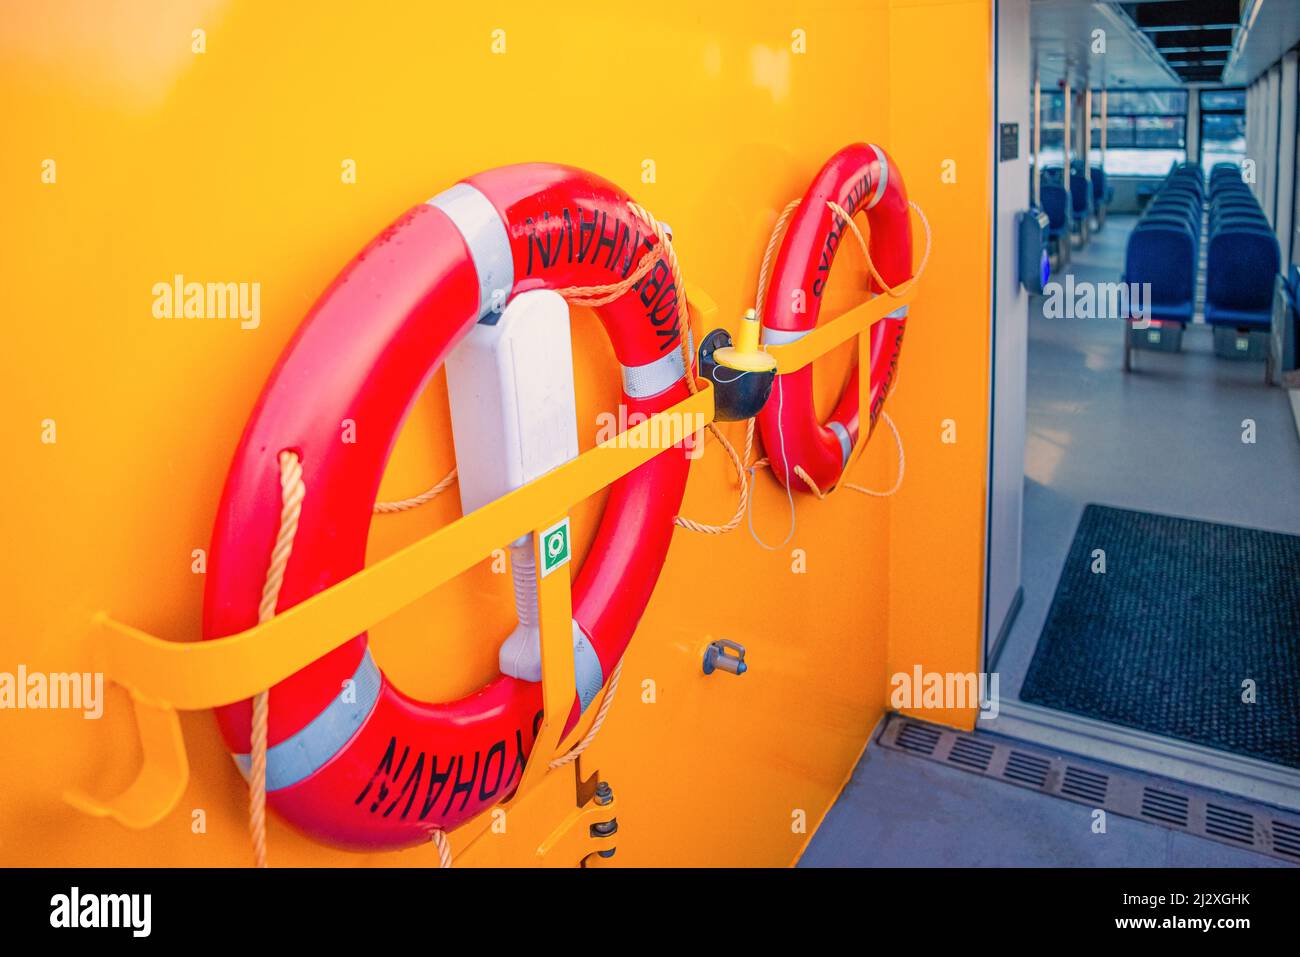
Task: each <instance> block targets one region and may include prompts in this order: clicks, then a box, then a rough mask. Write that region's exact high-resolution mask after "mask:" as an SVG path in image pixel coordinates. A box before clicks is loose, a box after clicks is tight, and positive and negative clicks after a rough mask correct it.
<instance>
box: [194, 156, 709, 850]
mask: <svg viewBox="0 0 1300 957" xmlns="http://www.w3.org/2000/svg"><path fill="white" fill-rule="evenodd" d="M656 245H657V240H656V238H655V236H654V233H653V232H652V231H650V230H648V229H647V227H646V225H645V223H643V222H641V221H640V220H639V219H638V218H637V217H636V216H635V215H634V214H633V213H632V212H631V210H630V209H629V208H628V197H627V196H626V195H625V194H624V193H623V191H622V190H620V189H619V188H618V187H616V186H614V185H613V184H611V183H609V182H607V181H605V180H603V179H601V178H599V177H597V176H594V175H592V174H590V173H587V172H584V171H582V170H578V169H574V168H571V167H565V166H557V165H552V164H523V165H518V166H508V167H502V168H500V169H495V170H490V171H488V172H485V173H481V174H479V175H477V176H472V177H470V178H468V179H466V180H464V181H463V182H461V183H458V184H457V185H455V186H453V187H452V188H451V189H449V190H447V191H446V192H443V193H441V194H439V195H438V196H436V197H434V198H433V199H432V200H430V201H429V202H428V203H425V204H422V205H420V206H416V207H415V208H413V209H411V210H409V211H408V212H406V213H405V214H403V215H402V216H401V217H400V218H398V219H397V220H396V221H395V222H394V223H393V224H392V225H391V226H389V227H388V228H387V229H385V230H384V231H383V232H382V233H381V234H380V235H379V236H377V237H376V238H375V239H374V240H373V241H372V242H371V243H370V244H369V245H368V246H367V247H366V248H365V249H364V250H362V251H361V252H360V253H359V254H358V255H357V256H356V258H355V259H354V260H353V261H352V262H351V263H350V264H349V265H348V266H347V268H346V269H344V270H343V272H342V273H341V274H340V275H339V276H338V278H337V279H335V280H334V282H333V283H332V285H331V286H330V287H329V289H327V290H326V292H325V293H324V295H323V296H322V297H321V298H320V300H319V301H318V302H317V303H316V305H315V306H314V307H313V308H312V310H311V312H310V313H309V314H308V316H307V318H306V319H305V320H304V322H303V323H302V325H301V326H300V327H299V329H298V331H297V333H296V335H295V336H294V337H293V340H292V341H291V342H290V344H289V345H288V347H287V348H286V350H285V351H284V353H283V355H282V356H281V357H280V360H279V363H278V365H277V366H276V368H275V370H274V371H273V372H272V374H271V377H270V379H269V380H268V382H267V383H266V386H265V387H264V389H263V392H262V395H261V397H260V399H259V400H258V402H257V406H256V408H255V409H254V410H253V414H252V417H251V419H250V420H249V422H248V425H247V427H246V428H245V430H244V435H243V438H242V439H241V441H240V444H239V448H238V450H237V451H236V453H235V457H234V461H233V462H232V463H231V466H230V472H229V474H228V476H227V478H226V485H225V490H224V492H223V495H222V498H221V504H220V508H219V511H218V514H217V520H216V527H215V530H214V532H213V536H212V548H211V551H210V557H209V565H208V580H207V591H206V595H205V601H204V626H203V633H204V637H205V638H216V637H220V636H223V635H230V634H234V633H236V632H239V631H243V630H244V629H247V628H250V627H252V626H253V625H255V624H256V623H257V610H258V603H259V596H260V594H261V590H262V584H263V578H264V576H265V574H266V569H267V564H268V561H269V558H270V554H271V549H272V545H273V543H274V541H275V538H276V533H277V529H278V522H279V514H280V507H281V497H280V487H279V473H278V465H277V456H278V454H279V453H280V452H281V451H282V450H285V449H289V450H292V451H294V452H296V453H297V454H298V455H299V457H300V458H301V461H302V469H303V473H304V479H305V483H306V488H307V494H306V498H305V500H304V501H303V504H302V513H301V517H300V524H299V529H298V532H297V536H296V539H295V541H294V546H293V552H292V556H291V557H290V559H289V562H288V566H287V568H286V572H285V577H284V584H283V587H282V589H281V592H280V600H279V605H278V608H279V610H283V609H285V608H287V607H289V606H292V605H294V604H296V603H298V602H301V601H303V600H305V599H306V598H308V597H310V596H311V595H314V594H316V593H317V592H319V591H321V590H323V589H325V588H328V587H329V586H331V585H333V584H335V583H337V582H339V581H341V580H343V579H344V578H347V577H348V576H350V575H352V574H354V573H355V572H357V571H359V570H360V569H361V568H362V567H363V565H364V563H365V551H366V538H367V534H368V530H369V527H370V520H371V510H372V507H373V505H374V503H375V498H376V496H377V494H378V490H379V482H380V478H381V476H382V474H383V471H384V466H385V463H386V462H387V460H388V456H389V453H390V452H391V450H392V447H393V443H394V442H395V440H396V437H397V435H398V432H399V430H400V428H401V424H402V421H403V420H404V418H405V416H406V414H407V412H408V411H409V409H410V407H411V405H412V403H413V402H414V401H415V399H416V397H417V396H418V395H419V393H420V391H421V389H423V387H424V386H425V384H426V383H427V382H428V381H429V379H430V377H431V376H432V375H433V373H434V371H435V370H436V369H437V368H438V366H439V365H440V364H441V363H442V361H443V359H444V358H445V357H446V355H447V353H448V352H449V350H450V349H451V348H452V346H453V345H455V343H456V342H457V341H458V340H459V339H460V338H461V337H462V336H463V335H464V334H465V333H466V332H467V331H468V330H469V329H470V327H471V326H472V325H473V324H474V323H475V322H477V321H479V320H480V319H482V318H484V317H488V316H490V314H491V313H492V312H493V311H499V310H500V308H501V306H502V305H503V304H504V303H505V301H506V300H507V299H508V298H509V297H511V296H513V295H515V294H516V293H521V292H525V291H527V290H530V289H539V288H563V287H566V286H589V285H598V284H606V283H612V282H616V281H618V280H620V279H623V278H626V277H627V276H628V275H629V274H630V273H631V272H632V271H633V270H634V269H635V268H636V266H637V264H638V263H639V262H640V260H641V258H642V256H643V255H644V254H645V253H646V252H647V251H650V250H653V249H654V248H655V246H656ZM598 313H599V315H600V319H601V321H602V323H603V325H604V327H605V329H606V332H607V333H608V335H609V337H610V340H611V341H612V344H613V348H614V353H615V355H616V357H617V359H618V361H619V363H620V364H621V365H622V369H623V401H624V402H625V403H626V404H627V406H628V411H629V414H632V413H638V412H639V413H644V414H650V413H653V412H657V411H660V410H663V409H664V408H666V407H668V406H669V405H671V404H672V403H674V402H677V401H680V400H681V399H683V398H685V397H686V396H687V395H688V386H687V382H686V378H685V376H686V374H687V369H686V367H685V366H686V362H685V359H684V357H683V354H682V349H681V347H680V346H681V335H682V334H683V331H684V330H683V324H684V321H685V317H682V316H679V315H678V312H677V296H676V290H675V288H674V286H673V281H672V277H671V274H670V270H669V267H668V264H667V261H666V257H661V258H660V259H659V261H658V262H657V263H656V264H655V265H654V266H653V268H652V269H651V270H650V272H649V273H648V274H647V275H646V276H645V277H644V278H643V279H642V280H641V281H640V282H639V283H638V284H637V285H636V286H635V287H634V288H633V289H632V290H631V291H629V292H628V293H626V294H624V295H623V296H621V297H620V298H619V299H617V300H616V301H614V302H612V303H610V304H609V305H607V306H603V307H601V308H600V309H599V310H598ZM348 419H351V420H352V421H353V422H355V423H356V427H355V433H354V434H355V441H354V442H350V443H344V442H341V441H340V424H341V423H342V422H344V421H345V420H348ZM688 464H689V462H688V459H687V456H686V454H685V452H684V450H682V447H681V446H680V445H679V446H678V447H677V448H675V449H671V450H666V451H665V452H662V453H660V454H659V455H657V456H655V457H654V458H653V459H651V460H650V461H649V462H648V463H646V464H645V465H643V466H641V467H640V468H638V469H637V470H636V471H634V472H632V473H631V474H629V475H627V476H625V477H624V478H623V479H621V480H620V481H618V482H617V483H615V484H614V485H613V486H612V487H611V489H610V493H609V498H608V501H607V505H606V507H605V512H604V516H603V518H602V520H601V523H600V527H599V529H598V530H597V533H596V537H595V541H594V543H593V545H592V547H591V550H590V552H589V554H588V557H587V559H586V562H585V563H584V565H583V567H582V569H581V571H580V573H579V574H578V576H577V578H576V581H575V582H574V586H573V609H574V611H573V616H574V622H575V633H574V637H575V652H574V657H575V667H576V669H577V673H578V688H579V693H578V695H577V700H575V702H574V705H573V709H572V711H571V713H570V715H569V718H568V725H569V727H572V726H573V724H574V723H575V722H576V721H577V718H578V716H579V714H580V713H581V711H582V709H583V708H585V707H586V706H587V704H589V703H590V701H591V700H592V698H594V696H595V695H596V693H597V692H598V691H599V690H600V687H601V686H602V685H603V684H604V681H605V679H606V678H607V677H608V676H609V675H610V673H611V672H612V671H613V669H614V667H615V665H616V664H617V663H618V661H619V660H620V658H621V657H622V655H623V652H624V649H625V648H626V647H627V644H628V641H629V640H630V638H631V636H632V632H633V630H634V629H635V628H636V625H637V622H638V620H639V619H640V617H641V614H642V612H643V611H644V609H645V606H646V603H647V601H648V600H649V598H650V594H651V592H652V590H653V589H654V586H655V582H656V580H657V578H658V576H659V571H660V568H661V567H662V565H663V562H664V556H665V554H666V553H667V551H668V545H669V542H670V540H671V538H672V530H673V518H674V516H675V515H676V513H677V510H678V508H679V506H680V504H681V499H682V494H683V491H684V489H685V484H686V474H687V467H688ZM503 544H504V543H503ZM349 680H351V685H350V686H349V687H350V689H351V691H352V694H350V695H341V694H340V689H341V688H342V687H343V686H344V683H345V682H348V681H349ZM345 699H347V700H345ZM541 713H542V691H541V685H540V684H536V683H532V682H527V681H521V680H518V679H516V678H511V677H508V676H505V675H501V676H498V677H497V678H495V679H494V680H493V681H492V682H490V683H489V684H488V685H487V686H485V687H484V688H482V689H481V690H479V691H477V692H475V693H473V694H471V695H469V696H467V697H465V698H462V699H460V700H458V701H452V702H447V703H429V702H424V701H417V700H415V699H413V698H411V697H409V696H407V695H405V694H403V693H402V692H401V691H399V690H398V689H397V688H395V687H393V685H392V684H391V683H390V682H389V680H388V679H387V678H386V677H385V676H384V675H383V674H382V672H381V671H380V670H379V669H378V668H377V667H376V666H375V664H374V662H373V661H372V660H371V658H370V655H369V653H368V651H367V649H366V636H365V635H364V634H362V635H358V636H357V637H356V638H354V639H352V640H350V641H349V642H347V643H346V644H345V645H343V646H341V647H340V648H338V649H336V650H334V651H332V652H330V653H329V654H327V655H325V656H324V657H322V658H320V659H319V660H317V661H315V662H313V663H312V664H311V665H309V666H308V667H306V668H303V669H302V670H301V671H299V672H297V673H296V674H294V675H292V676H290V677H289V678H287V679H285V680H284V681H282V682H281V683H280V684H278V685H276V686H275V687H274V688H273V689H272V690H271V693H270V730H269V739H268V740H269V745H270V747H269V754H268V762H267V764H268V770H267V775H268V781H267V790H268V799H269V802H270V804H271V806H272V807H273V808H275V809H276V810H277V811H278V812H279V813H280V814H281V815H282V816H283V817H284V818H286V819H287V820H289V821H290V822H292V823H293V824H295V825H297V826H298V827H299V828H301V829H303V830H304V831H306V832H307V833H308V834H310V835H312V836H315V837H317V838H319V839H321V840H324V841H326V842H329V843H333V844H336V845H340V846H345V847H355V848H368V849H379V848H397V847H402V846H407V845H411V844H414V843H418V842H420V841H423V840H427V839H428V837H429V834H430V832H431V831H433V830H435V829H442V830H450V829H451V828H453V827H455V826H456V825H458V824H460V823H461V822H463V821H465V820H467V819H469V818H471V817H473V816H474V815H475V814H477V813H479V812H480V811H482V810H484V809H485V808H487V807H489V806H491V805H492V804H495V803H497V802H498V801H500V800H502V799H503V798H505V797H507V796H509V794H510V793H511V792H512V791H513V790H514V788H515V787H516V786H517V785H518V783H519V780H520V775H521V773H522V770H523V767H524V764H525V762H526V761H527V759H528V755H529V751H530V749H531V748H532V745H533V742H534V739H535V735H536V730H537V727H538V721H539V719H540V717H541ZM217 718H218V722H219V723H220V726H221V731H222V735H223V737H224V738H225V741H226V744H227V746H228V747H229V748H230V749H231V751H232V752H233V753H234V754H235V755H236V757H237V760H242V761H243V762H244V763H246V761H247V758H246V757H242V756H245V755H246V754H247V752H248V751H249V732H250V721H251V708H250V702H248V701H243V702H238V703H235V704H232V705H228V706H226V707H223V708H220V709H218V711H217Z"/></svg>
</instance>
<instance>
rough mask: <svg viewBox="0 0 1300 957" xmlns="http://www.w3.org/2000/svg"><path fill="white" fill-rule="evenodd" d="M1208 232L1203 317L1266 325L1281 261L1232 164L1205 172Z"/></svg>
mask: <svg viewBox="0 0 1300 957" xmlns="http://www.w3.org/2000/svg"><path fill="white" fill-rule="evenodd" d="M1209 198H1210V224H1209V225H1210V233H1209V246H1208V247H1207V249H1206V259H1205V275H1206V280H1205V321H1206V322H1208V323H1210V324H1211V325H1216V326H1228V327H1231V328H1234V329H1240V330H1250V329H1266V328H1268V326H1269V324H1270V323H1271V321H1272V317H1273V287H1274V283H1275V280H1276V277H1277V273H1278V264H1279V262H1280V260H1281V251H1280V249H1279V247H1278V242H1277V237H1276V236H1275V235H1274V234H1273V229H1272V227H1271V226H1270V225H1269V222H1268V220H1267V219H1266V218H1265V216H1264V211H1263V210H1262V209H1260V206H1259V203H1258V202H1257V201H1256V199H1255V194H1254V193H1253V192H1252V191H1251V189H1250V187H1249V186H1247V185H1246V184H1245V183H1243V182H1242V180H1241V170H1239V169H1238V168H1237V166H1236V164H1234V163H1219V164H1218V165H1216V166H1215V167H1214V169H1213V170H1211V171H1210V197H1209Z"/></svg>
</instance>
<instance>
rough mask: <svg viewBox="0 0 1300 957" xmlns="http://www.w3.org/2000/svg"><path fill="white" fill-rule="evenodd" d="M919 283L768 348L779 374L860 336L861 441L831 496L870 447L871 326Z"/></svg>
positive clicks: (906, 300) (826, 491)
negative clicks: (864, 451)
mask: <svg viewBox="0 0 1300 957" xmlns="http://www.w3.org/2000/svg"><path fill="white" fill-rule="evenodd" d="M915 290H916V284H915V283H908V285H907V288H906V289H905V290H904V291H903V292H901V293H900V294H899V295H897V296H891V295H888V294H885V295H880V296H876V297H875V298H874V299H868V300H867V301H866V302H864V303H863V304H862V305H860V306H855V307H853V308H852V309H850V310H848V311H847V312H845V313H843V314H841V315H839V316H837V317H836V318H835V319H833V320H831V321H830V322H828V323H825V324H824V325H819V326H818V327H817V328H816V329H813V330H812V331H811V332H809V333H808V334H807V335H806V336H803V337H802V338H800V339H796V340H795V341H794V342H790V343H786V344H785V345H780V346H768V347H767V351H768V352H769V353H770V354H771V355H773V356H775V357H776V368H777V374H778V375H784V374H785V373H787V372H796V371H798V370H799V369H802V368H804V367H805V366H807V365H808V364H809V363H811V362H812V361H813V360H815V359H817V358H819V357H821V356H824V355H825V354H826V353H828V352H830V351H831V350H832V349H834V348H836V347H837V346H840V345H843V344H844V343H845V342H848V341H849V340H850V339H852V338H854V337H855V336H856V337H857V351H858V356H857V358H858V422H859V423H860V424H859V426H858V440H857V442H855V443H854V445H853V448H852V450H850V452H849V457H848V460H847V461H846V462H845V463H844V468H843V469H841V471H840V480H839V481H838V482H837V483H836V484H835V486H834V487H833V488H830V489H824V490H823V493H824V494H826V495H829V494H830V493H831V492H833V491H835V490H836V489H839V488H842V487H843V485H844V479H845V478H846V477H847V476H848V474H849V470H850V469H852V468H853V465H854V463H856V462H857V460H858V458H859V457H860V456H861V455H862V450H863V449H865V448H866V446H867V438H868V437H869V433H870V427H867V428H863V427H862V425H861V423H864V422H868V421H870V415H871V374H870V372H869V370H870V369H871V329H872V327H873V326H874V325H875V324H876V323H877V322H879V321H880V320H882V319H884V318H885V317H886V316H887V315H889V314H890V313H891V312H894V311H895V310H897V309H901V308H902V307H903V306H906V305H908V304H909V303H911V301H912V299H913V298H914V296H915V295H916V292H915Z"/></svg>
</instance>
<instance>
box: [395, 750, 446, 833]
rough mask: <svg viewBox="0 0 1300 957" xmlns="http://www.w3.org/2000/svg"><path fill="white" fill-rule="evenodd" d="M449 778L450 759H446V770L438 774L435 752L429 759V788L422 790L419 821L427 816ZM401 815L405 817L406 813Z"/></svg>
mask: <svg viewBox="0 0 1300 957" xmlns="http://www.w3.org/2000/svg"><path fill="white" fill-rule="evenodd" d="M450 780H451V761H450V760H448V761H447V770H445V771H443V772H442V773H441V774H439V773H438V756H437V755H436V754H435V755H434V756H433V757H432V758H431V759H430V760H429V788H428V790H426V791H425V792H424V804H422V805H421V806H420V820H421V821H423V820H424V819H425V818H426V817H428V816H429V812H430V811H432V810H433V806H434V804H436V803H437V802H438V798H440V797H441V796H442V791H443V788H445V787H446V786H447V782H448V781H450ZM435 784H436V785H438V790H437V792H436V793H435V792H434V790H433V786H434V785H435ZM402 817H406V815H405V814H403V815H402Z"/></svg>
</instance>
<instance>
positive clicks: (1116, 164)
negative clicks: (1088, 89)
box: [1089, 90, 1187, 176]
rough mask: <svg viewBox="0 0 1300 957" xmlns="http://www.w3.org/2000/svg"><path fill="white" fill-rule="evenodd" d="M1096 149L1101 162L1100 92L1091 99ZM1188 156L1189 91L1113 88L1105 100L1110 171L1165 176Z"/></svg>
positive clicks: (1096, 158) (1096, 160)
mask: <svg viewBox="0 0 1300 957" xmlns="http://www.w3.org/2000/svg"><path fill="white" fill-rule="evenodd" d="M1092 146H1093V148H1092V151H1091V153H1090V154H1089V162H1091V163H1093V164H1094V165H1099V164H1100V163H1101V96H1100V95H1099V94H1097V93H1094V94H1093V97H1092ZM1186 159H1187V92H1186V91H1185V90H1111V91H1110V92H1109V94H1108V96H1107V101H1106V172H1107V173H1108V174H1110V175H1112V176H1114V175H1119V176H1126V175H1127V176H1163V175H1164V174H1165V173H1168V172H1169V170H1170V168H1171V167H1172V166H1173V165H1174V164H1175V163H1181V162H1183V161H1184V160H1186Z"/></svg>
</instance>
